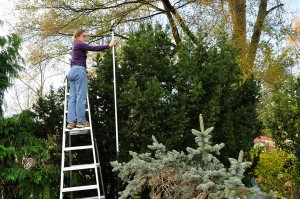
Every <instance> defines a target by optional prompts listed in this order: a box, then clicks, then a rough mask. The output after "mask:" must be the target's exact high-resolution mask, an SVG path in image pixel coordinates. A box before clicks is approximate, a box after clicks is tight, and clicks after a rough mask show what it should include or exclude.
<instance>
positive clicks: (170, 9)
mask: <svg viewBox="0 0 300 199" xmlns="http://www.w3.org/2000/svg"><path fill="white" fill-rule="evenodd" d="M162 3H163V4H164V7H165V9H166V12H171V13H172V14H173V16H174V17H175V19H176V20H177V22H178V24H179V26H180V27H181V28H182V30H183V32H184V33H185V34H187V36H188V37H189V38H190V39H191V40H192V41H193V43H194V44H198V39H197V37H196V36H195V35H194V34H193V33H192V31H191V30H190V29H189V28H188V26H187V25H186V24H185V22H184V21H183V19H182V18H181V16H180V14H179V13H178V12H177V10H176V9H175V8H174V6H172V4H171V3H170V1H169V0H162ZM174 25H175V23H174Z"/></svg>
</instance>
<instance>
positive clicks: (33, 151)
mask: <svg viewBox="0 0 300 199" xmlns="http://www.w3.org/2000/svg"><path fill="white" fill-rule="evenodd" d="M36 122H37V121H36V116H35V114H34V113H32V112H31V111H23V112H22V113H20V114H19V115H16V116H13V117H10V118H6V119H4V120H3V121H2V122H1V123H0V137H1V139H0V198H5V199H6V198H7V199H8V198H10V199H12V198H24V199H27V198H28V199H29V198H30V199H32V198H44V199H52V198H57V193H58V191H57V190H59V183H58V182H59V181H58V180H59V174H60V170H59V167H56V166H55V165H54V164H53V162H52V161H51V156H50V151H51V150H50V146H51V144H50V143H49V142H47V141H46V140H44V139H41V138H38V137H36V136H34V134H36V132H37V131H38V130H39V129H38V126H37V123H36ZM52 150H53V149H52Z"/></svg>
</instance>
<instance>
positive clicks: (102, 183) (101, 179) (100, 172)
mask: <svg viewBox="0 0 300 199" xmlns="http://www.w3.org/2000/svg"><path fill="white" fill-rule="evenodd" d="M94 140H95V150H96V155H97V159H98V163H99V174H100V182H101V188H102V191H103V194H104V198H106V192H105V189H104V181H103V178H102V171H101V164H100V155H99V150H98V144H97V139H96V138H94Z"/></svg>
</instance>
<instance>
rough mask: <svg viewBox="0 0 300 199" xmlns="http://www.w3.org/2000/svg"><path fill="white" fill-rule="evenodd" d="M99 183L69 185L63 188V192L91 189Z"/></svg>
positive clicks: (95, 187)
mask: <svg viewBox="0 0 300 199" xmlns="http://www.w3.org/2000/svg"><path fill="white" fill-rule="evenodd" d="M97 188H98V186H97V185H86V186H78V187H68V188H63V189H62V192H71V191H83V190H90V189H97Z"/></svg>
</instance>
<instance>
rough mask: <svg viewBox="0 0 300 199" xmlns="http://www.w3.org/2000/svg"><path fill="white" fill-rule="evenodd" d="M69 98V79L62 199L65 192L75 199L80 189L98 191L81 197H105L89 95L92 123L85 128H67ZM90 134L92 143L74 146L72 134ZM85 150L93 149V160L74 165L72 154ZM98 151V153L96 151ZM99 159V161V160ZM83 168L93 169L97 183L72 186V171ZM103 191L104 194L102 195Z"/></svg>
mask: <svg viewBox="0 0 300 199" xmlns="http://www.w3.org/2000/svg"><path fill="white" fill-rule="evenodd" d="M68 98H69V84H68V79H67V78H66V80H65V101H64V121H63V138H62V158H61V180H60V199H63V198H64V193H65V194H66V193H69V195H70V196H69V197H68V198H71V199H73V192H80V191H92V190H94V192H95V191H96V193H97V195H96V196H88V197H83V198H82V197H81V198H82V199H105V195H104V185H103V180H102V174H101V167H100V159H99V153H98V148H97V142H96V140H95V139H94V135H93V130H92V121H91V113H90V104H89V96H88V93H87V109H86V111H87V112H88V121H89V124H90V127H84V128H74V129H71V130H70V129H68V128H66V125H67V122H66V118H67V113H68V111H67V105H68ZM88 134H90V138H91V143H90V144H88V145H81V146H72V143H71V140H72V136H77V135H88ZM67 136H68V146H66V139H67ZM83 150H90V151H92V156H93V157H92V159H93V162H92V163H89V164H79V165H73V164H72V155H73V154H74V153H76V152H77V153H79V152H80V151H83ZM96 152H97V153H96ZM66 155H68V159H69V165H68V166H65V162H66ZM97 160H98V161H97ZM98 169H99V174H100V180H101V185H102V186H101V187H102V189H100V183H99V176H98ZM82 170H93V171H94V175H95V183H94V184H91V185H83V186H73V187H72V172H73V171H79V172H80V171H82ZM67 172H69V173H68V174H69V180H70V182H69V185H70V186H69V187H64V186H65V185H66V183H65V182H64V177H65V175H66V174H67ZM101 192H102V195H101Z"/></svg>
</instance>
